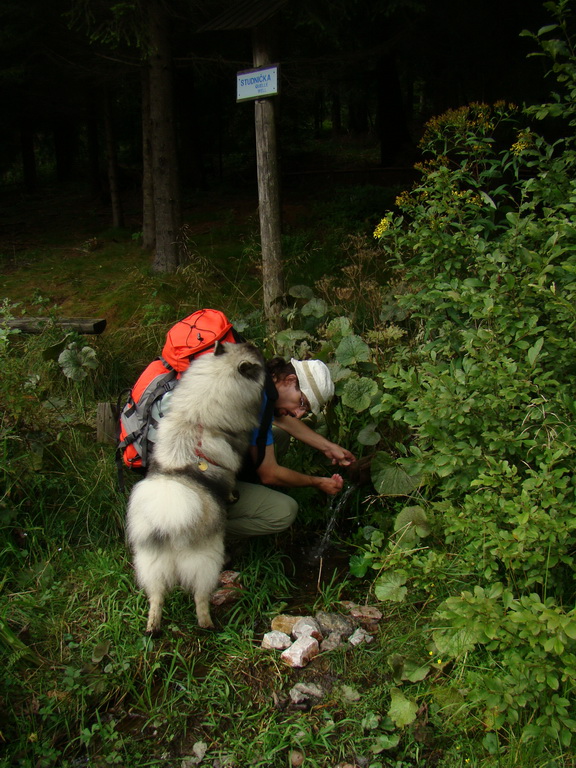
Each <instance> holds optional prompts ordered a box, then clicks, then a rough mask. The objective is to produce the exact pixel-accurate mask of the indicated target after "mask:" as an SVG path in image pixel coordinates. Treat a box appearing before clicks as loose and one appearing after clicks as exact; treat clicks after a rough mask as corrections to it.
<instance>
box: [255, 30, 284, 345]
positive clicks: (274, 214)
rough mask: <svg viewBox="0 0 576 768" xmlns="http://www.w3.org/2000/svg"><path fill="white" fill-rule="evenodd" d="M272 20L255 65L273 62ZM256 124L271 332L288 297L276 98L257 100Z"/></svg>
mask: <svg viewBox="0 0 576 768" xmlns="http://www.w3.org/2000/svg"><path fill="white" fill-rule="evenodd" d="M270 51H271V27H270V22H267V23H265V24H261V25H259V26H257V27H255V28H254V31H253V58H254V67H264V66H266V65H267V64H271V63H272V58H271V55H270ZM254 118H255V126H256V162H257V168H258V210H259V216H260V241H261V245H262V287H263V292H264V315H265V317H266V322H267V325H268V330H269V331H274V330H279V329H280V328H281V327H282V317H281V315H280V312H281V310H282V305H283V297H284V276H283V269H282V243H281V237H280V235H281V226H280V182H279V178H278V153H277V149H276V116H275V104H274V97H268V98H264V99H256V101H255V102H254Z"/></svg>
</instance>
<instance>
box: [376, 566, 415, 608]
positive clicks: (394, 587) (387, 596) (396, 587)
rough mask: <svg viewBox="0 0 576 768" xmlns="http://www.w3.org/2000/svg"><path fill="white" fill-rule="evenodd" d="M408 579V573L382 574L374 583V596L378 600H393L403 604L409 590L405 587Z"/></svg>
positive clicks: (391, 572) (390, 572)
mask: <svg viewBox="0 0 576 768" xmlns="http://www.w3.org/2000/svg"><path fill="white" fill-rule="evenodd" d="M407 579H408V574H407V573H406V571H388V572H387V573H384V574H382V576H380V577H379V578H378V579H377V580H376V582H375V583H374V594H375V595H376V597H377V598H378V600H382V601H384V600H391V601H392V602H394V603H401V602H402V600H404V598H405V597H406V593H407V591H408V590H407V588H406V587H405V586H404V584H406V581H407Z"/></svg>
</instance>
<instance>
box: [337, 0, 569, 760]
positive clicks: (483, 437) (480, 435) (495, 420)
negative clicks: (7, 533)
mask: <svg viewBox="0 0 576 768" xmlns="http://www.w3.org/2000/svg"><path fill="white" fill-rule="evenodd" d="M547 7H548V8H549V10H551V11H552V12H553V13H556V14H557V18H558V23H557V24H556V25H551V26H549V27H546V28H544V29H542V30H540V32H539V33H538V35H535V36H534V37H535V39H537V40H538V41H540V42H541V44H542V48H543V51H544V53H545V54H547V55H549V56H551V58H552V69H553V72H554V74H555V75H556V78H557V81H558V83H559V85H560V89H561V91H560V93H559V94H555V95H554V99H553V101H552V102H551V103H550V104H547V105H540V106H539V107H537V108H531V109H528V110H525V111H524V112H522V111H520V110H519V109H518V108H517V107H515V106H514V105H507V104H504V103H499V104H496V105H493V106H489V105H485V104H474V105H470V106H468V107H464V108H461V109H459V110H453V111H451V112H449V113H447V114H446V115H443V116H441V117H440V118H437V119H435V120H433V121H431V122H430V124H429V125H428V126H427V129H426V131H425V133H424V136H423V139H422V143H421V149H422V152H423V155H424V157H425V161H424V162H423V163H422V164H421V165H420V171H421V175H422V178H421V181H420V182H419V183H418V184H416V185H415V186H414V188H413V189H412V190H411V191H410V192H407V193H403V194H402V195H400V196H399V197H398V198H397V200H396V209H395V211H393V212H388V213H387V214H386V215H385V216H384V218H383V219H382V220H381V222H380V224H379V225H378V226H377V227H376V231H375V236H376V238H377V239H378V241H379V242H380V244H381V247H382V249H383V253H384V254H385V256H386V258H387V259H388V261H389V264H390V265H394V269H395V271H396V273H397V275H398V277H397V283H398V284H403V285H405V284H408V285H410V286H411V290H409V291H404V292H403V293H402V294H401V295H397V297H396V302H397V308H398V310H399V311H401V312H403V313H405V320H404V322H403V325H404V328H405V329H406V330H407V331H409V332H410V335H409V336H408V337H407V339H406V341H407V343H402V344H398V345H396V346H395V347H393V348H391V349H389V350H388V365H387V367H386V369H385V370H384V371H382V372H381V373H379V374H377V375H376V376H375V380H376V382H377V385H378V392H379V395H378V396H377V397H376V398H375V401H373V403H372V405H371V407H370V408H369V409H368V412H369V414H370V415H371V416H372V417H373V418H374V420H375V421H376V422H378V423H379V424H380V426H379V431H381V432H382V431H386V429H387V427H390V428H393V429H395V430H398V429H400V430H402V431H403V439H402V441H401V445H400V444H397V445H396V446H395V447H394V450H393V451H391V452H387V453H385V454H384V453H379V454H377V457H376V460H375V461H374V462H373V464H372V469H373V480H374V484H375V487H376V489H377V491H378V492H379V494H380V497H381V498H382V499H383V500H385V498H386V497H387V496H388V495H395V496H396V495H400V496H404V497H408V498H409V499H410V498H412V497H414V496H417V497H418V500H419V507H418V509H420V510H421V511H420V512H418V513H417V514H416V515H415V516H414V513H406V512H404V517H405V518H406V519H407V520H408V523H407V526H408V527H407V528H406V530H407V531H408V532H409V534H410V535H409V537H408V538H407V539H406V538H402V537H399V531H400V530H403V529H402V527H398V525H396V526H395V528H396V530H395V531H392V532H391V535H390V531H388V530H378V529H370V528H368V529H365V536H366V538H365V541H364V544H363V546H362V547H361V548H360V551H359V552H358V554H357V555H356V556H355V557H354V558H353V560H352V563H351V565H352V570H353V572H354V573H356V575H358V576H363V575H365V574H367V573H369V571H370V570H371V569H372V570H374V571H376V572H377V573H378V575H377V577H376V579H375V581H374V591H375V594H376V596H377V597H379V598H380V599H382V600H386V601H392V602H394V601H396V602H399V601H402V600H406V599H407V597H408V596H409V595H410V594H414V595H415V596H422V595H427V596H428V597H427V598H426V599H428V600H429V599H430V598H431V597H432V596H434V598H435V599H436V600H437V601H440V600H442V598H444V600H443V602H441V603H440V605H439V607H438V610H437V612H436V615H435V618H434V626H435V629H434V631H433V632H432V637H431V640H432V641H433V646H432V648H433V650H432V651H431V653H434V654H436V653H437V654H438V655H439V656H441V657H443V664H444V665H446V663H449V664H453V665H455V671H456V670H457V674H458V676H459V678H460V679H461V680H463V684H464V687H465V691H466V697H465V705H466V706H467V707H469V708H470V709H474V710H475V711H476V712H477V713H478V716H479V718H480V720H481V721H482V722H483V725H484V728H485V729H486V730H487V731H489V732H493V735H494V736H496V734H497V733H498V732H499V731H500V729H502V728H504V727H506V728H509V729H512V730H514V729H516V732H517V733H518V735H519V736H521V738H522V740H523V741H531V740H533V741H534V742H535V743H537V744H538V748H539V749H544V748H545V747H546V745H549V744H551V743H560V744H561V745H562V746H563V747H567V746H569V744H570V743H571V739H572V734H573V732H574V731H576V718H575V715H576V711H575V706H574V704H575V702H574V700H573V691H574V686H575V684H576V667H575V665H574V663H573V662H574V658H575V657H574V651H575V648H574V635H575V626H576V625H575V623H574V612H573V611H572V610H571V607H572V605H573V601H574V571H575V563H574V551H576V523H575V521H574V506H575V502H576V499H575V483H574V479H573V467H574V462H575V459H576V424H575V416H576V407H575V401H574V386H573V382H574V372H575V363H574V361H575V359H576V355H575V352H576V348H575V345H576V342H575V337H574V326H575V306H576V303H575V300H576V281H575V277H574V276H575V274H576V257H575V253H576V229H575V228H574V221H575V220H576V194H575V193H576V186H575V185H576V182H575V181H574V176H575V174H574V170H575V164H576V145H575V140H574V127H575V126H576V67H575V66H574V58H573V54H572V51H573V48H572V40H571V39H570V32H569V25H568V22H567V16H566V12H567V8H568V4H567V3H566V2H561V3H558V4H555V3H548V4H547ZM552 33H557V35H558V39H552V38H551V34H552ZM562 35H567V37H566V39H563V38H562ZM544 118H546V119H551V118H559V119H560V121H561V123H562V125H563V126H565V127H567V132H566V138H562V139H557V140H555V141H551V140H549V139H547V138H546V136H544V135H541V134H539V133H538V132H537V131H536V129H535V124H536V123H535V121H536V122H537V121H538V120H542V119H544ZM390 468H392V469H394V470H395V472H396V474H390ZM401 471H403V472H404V477H405V480H406V482H405V485H404V487H402V485H401V484H399V483H398V478H399V475H398V473H399V472H401ZM410 480H414V481H415V482H413V483H410V482H409V481H410ZM416 481H417V482H416ZM408 503H409V504H410V503H411V502H410V501H409V502H408ZM408 509H410V507H408ZM411 509H414V507H412V508H411ZM410 516H412V519H410ZM423 521H425V522H426V527H427V529H429V530H426V536H428V534H429V533H430V531H431V532H432V533H433V536H431V537H430V540H428V539H426V540H424V535H423V534H424V529H423V528H422V522H423ZM419 527H420V531H419V530H418V529H419ZM430 584H437V585H438V586H437V588H436V589H435V590H433V591H432V590H431V589H430ZM565 605H567V606H568V609H565V608H564V606H565ZM497 743H498V738H497V737H496V739H495V740H494V739H492V738H488V739H487V740H486V741H485V746H486V747H487V749H489V751H494V745H495V744H497Z"/></svg>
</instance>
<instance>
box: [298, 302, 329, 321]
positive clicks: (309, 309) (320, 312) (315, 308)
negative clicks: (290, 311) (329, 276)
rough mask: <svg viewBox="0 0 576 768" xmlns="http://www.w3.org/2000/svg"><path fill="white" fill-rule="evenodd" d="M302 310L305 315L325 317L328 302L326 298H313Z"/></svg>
mask: <svg viewBox="0 0 576 768" xmlns="http://www.w3.org/2000/svg"><path fill="white" fill-rule="evenodd" d="M301 312H302V314H303V315H304V317H317V318H320V317H324V315H325V314H326V313H327V312H328V304H326V302H325V301H324V299H311V300H310V301H309V302H308V303H307V304H304V306H303V307H302V310H301Z"/></svg>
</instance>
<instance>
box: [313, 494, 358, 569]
mask: <svg viewBox="0 0 576 768" xmlns="http://www.w3.org/2000/svg"><path fill="white" fill-rule="evenodd" d="M356 488H357V486H356V485H354V484H352V485H349V486H348V487H347V488H345V489H344V490H343V491H342V493H341V494H340V495H339V496H336V498H335V499H334V501H333V502H332V504H331V505H330V512H331V514H330V518H329V519H328V523H327V525H326V530H325V531H324V533H323V534H322V538H321V539H320V541H319V542H318V544H316V546H315V547H314V548H313V549H312V550H311V552H310V554H309V557H308V560H309V562H313V561H314V560H319V559H320V558H321V557H322V556H323V554H324V553H325V552H326V549H327V548H328V545H329V544H330V538H331V536H332V531H333V530H334V526H335V525H336V521H337V520H338V517H339V515H340V512H341V511H342V510H343V509H344V508H345V506H346V504H347V503H348V499H349V498H350V496H351V495H352V493H353V492H354V491H355V490H356Z"/></svg>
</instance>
